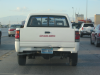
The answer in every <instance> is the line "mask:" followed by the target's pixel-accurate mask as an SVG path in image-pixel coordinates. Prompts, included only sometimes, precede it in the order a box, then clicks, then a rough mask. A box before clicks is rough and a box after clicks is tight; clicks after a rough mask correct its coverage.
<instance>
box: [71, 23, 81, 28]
mask: <svg viewBox="0 0 100 75" xmlns="http://www.w3.org/2000/svg"><path fill="white" fill-rule="evenodd" d="M80 27H81V24H80V23H73V24H72V28H73V29H79V28H80Z"/></svg>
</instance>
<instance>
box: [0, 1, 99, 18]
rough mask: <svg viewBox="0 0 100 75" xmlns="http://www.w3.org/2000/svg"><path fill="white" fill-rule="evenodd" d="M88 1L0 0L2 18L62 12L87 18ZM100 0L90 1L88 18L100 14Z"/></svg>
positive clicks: (0, 16)
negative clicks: (82, 15)
mask: <svg viewBox="0 0 100 75" xmlns="http://www.w3.org/2000/svg"><path fill="white" fill-rule="evenodd" d="M86 1H87V0H0V11H1V12H0V18H2V17H7V16H14V15H23V16H27V15H28V14H29V13H34V12H36V13H37V12H61V13H67V14H68V15H69V17H72V16H73V9H72V7H74V11H75V12H76V13H78V12H79V13H81V14H84V17H86ZM99 7H100V0H88V17H94V15H95V14H99V13H100V10H99Z"/></svg>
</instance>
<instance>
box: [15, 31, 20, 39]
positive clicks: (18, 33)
mask: <svg viewBox="0 0 100 75" xmlns="http://www.w3.org/2000/svg"><path fill="white" fill-rule="evenodd" d="M15 39H20V31H19V30H16V33H15Z"/></svg>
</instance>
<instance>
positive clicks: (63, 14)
mask: <svg viewBox="0 0 100 75" xmlns="http://www.w3.org/2000/svg"><path fill="white" fill-rule="evenodd" d="M29 15H30V16H31V15H62V16H65V15H67V14H66V13H30V14H29Z"/></svg>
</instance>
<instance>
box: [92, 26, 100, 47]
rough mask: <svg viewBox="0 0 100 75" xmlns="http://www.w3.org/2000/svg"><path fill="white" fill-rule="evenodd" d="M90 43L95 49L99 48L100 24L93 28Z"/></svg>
mask: <svg viewBox="0 0 100 75" xmlns="http://www.w3.org/2000/svg"><path fill="white" fill-rule="evenodd" d="M90 42H91V44H94V45H95V46H96V47H98V46H100V24H99V25H97V26H96V27H95V30H94V31H92V33H91V38H90Z"/></svg>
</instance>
